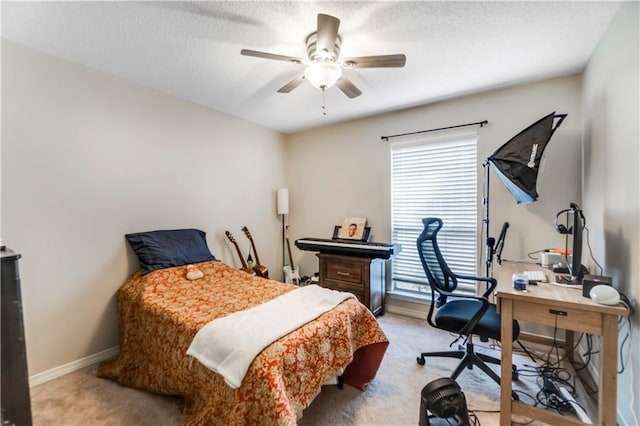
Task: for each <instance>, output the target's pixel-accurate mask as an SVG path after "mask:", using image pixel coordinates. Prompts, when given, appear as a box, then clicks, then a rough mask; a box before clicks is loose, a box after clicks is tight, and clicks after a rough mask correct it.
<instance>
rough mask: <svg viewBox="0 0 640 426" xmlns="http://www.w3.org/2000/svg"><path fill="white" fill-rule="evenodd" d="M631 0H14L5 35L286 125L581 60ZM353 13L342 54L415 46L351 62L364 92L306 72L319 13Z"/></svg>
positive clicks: (330, 119) (544, 73) (293, 128)
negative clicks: (295, 60)
mask: <svg viewBox="0 0 640 426" xmlns="http://www.w3.org/2000/svg"><path fill="white" fill-rule="evenodd" d="M619 4H620V3H619V2H608V1H606V2H581V1H575V2H553V1H541V2H521V1H518V2H495V1H487V2H459V1H453V2H452V1H422V2H369V1H358V2H311V1H305V2H262V1H252V2H248V1H244V2H120V1H114V2H52V1H48V2H8V1H3V2H2V6H1V7H2V36H3V37H6V38H7V39H10V40H13V41H16V42H19V43H22V44H25V45H27V46H31V47H33V48H35V49H38V50H41V51H44V52H46V53H49V54H52V55H55V56H59V57H62V58H65V59H68V60H71V61H74V62H78V63H81V64H84V65H87V66H89V67H92V68H95V69H98V70H102V71H104V72H107V73H110V74H113V75H116V76H120V77H123V78H125V79H128V80H131V81H134V82H137V83H139V84H141V85H144V86H147V87H152V88H155V89H158V90H161V91H163V92H166V93H169V94H172V95H174V96H177V97H179V98H183V99H187V100H189V101H192V102H195V103H198V104H201V105H205V106H207V107H210V108H213V109H215V110H218V111H222V112H225V113H227V114H230V115H232V116H236V117H239V118H242V119H245V120H248V121H251V122H254V123H257V124H259V125H262V126H265V127H268V128H271V129H275V130H278V131H281V132H284V133H294V132H299V131H302V130H306V129H310V128H314V127H319V126H324V125H327V124H332V123H337V122H341V121H346V120H350V119H354V118H360V117H365V116H370V115H373V114H377V113H380V112H386V111H393V110H398V109H402V108H407V107H411V106H416V105H421V104H426V103H429V102H433V101H436V100H440V99H445V98H451V97H455V96H460V95H463V94H468V93H475V92H480V91H483V90H487V89H491V88H496V87H504V86H508V85H512V84H517V83H523V82H528V81H536V80H541V79H546V78H552V77H556V76H561V75H567V74H572V73H576V72H579V71H581V70H582V69H583V68H584V66H585V64H586V62H587V60H588V59H589V56H590V55H591V53H592V52H593V49H594V48H595V46H596V45H597V43H598V41H599V40H600V38H601V36H602V34H603V33H604V31H605V30H606V28H607V25H608V23H609V21H610V20H611V18H612V16H613V15H614V14H615V12H616V10H617V9H618V7H619ZM318 13H325V14H329V15H333V16H335V17H338V18H339V19H340V20H341V24H340V30H339V34H340V36H341V37H342V50H341V54H340V56H341V57H348V56H368V55H383V54H394V53H404V54H405V55H406V56H407V63H406V66H405V67H404V68H382V69H371V68H370V69H352V70H346V71H345V76H347V77H348V78H349V79H350V80H351V81H352V82H353V83H354V84H355V85H356V86H357V87H358V88H360V90H362V92H363V94H362V95H361V96H359V97H357V98H354V99H349V98H347V97H346V96H345V95H344V94H343V93H342V92H341V91H340V90H338V89H337V88H336V87H333V88H331V89H329V90H327V92H326V106H327V111H328V112H327V115H326V116H323V115H322V112H321V105H322V92H321V91H319V90H318V89H315V88H313V87H312V86H311V85H310V84H308V83H307V82H304V83H303V84H302V85H301V86H299V87H298V88H297V89H295V90H294V91H292V92H291V93H289V94H279V93H276V91H277V90H278V89H279V88H280V87H281V86H283V85H284V84H285V83H287V82H288V81H289V80H291V79H293V78H294V77H296V76H298V75H300V74H301V73H302V71H303V66H301V65H296V64H292V63H287V62H281V61H273V60H266V59H259V58H253V57H246V56H241V55H240V50H241V49H243V48H246V49H252V50H260V51H266V52H270V53H276V54H281V55H287V56H294V57H305V45H304V40H305V38H306V37H307V35H309V33H311V32H312V31H315V29H316V22H317V14H318Z"/></svg>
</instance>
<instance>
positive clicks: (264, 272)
mask: <svg viewBox="0 0 640 426" xmlns="http://www.w3.org/2000/svg"><path fill="white" fill-rule="evenodd" d="M242 232H244V235H246V236H247V238H248V239H249V241H250V242H251V247H252V248H253V254H255V255H256V264H255V265H254V266H253V270H254V271H255V272H256V275H258V276H259V277H262V278H269V268H267V267H266V266H264V265H262V264H261V263H260V258H259V257H258V250H256V244H255V243H254V242H253V237H252V236H251V233H250V232H249V228H247V227H246V226H243V227H242Z"/></svg>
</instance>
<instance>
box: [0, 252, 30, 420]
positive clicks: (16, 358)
mask: <svg viewBox="0 0 640 426" xmlns="http://www.w3.org/2000/svg"><path fill="white" fill-rule="evenodd" d="M0 253H2V281H0V287H1V289H2V292H1V294H0V295H1V296H2V298H1V299H0V300H1V301H2V306H0V309H1V311H0V315H1V318H0V320H1V321H2V322H1V323H0V324H1V326H0V327H1V328H2V336H1V337H2V340H1V341H0V352H1V353H2V356H1V362H2V364H1V367H0V370H1V374H2V383H1V388H0V395H2V397H1V398H2V411H1V413H2V425H16V426H23V425H26V426H30V425H31V400H30V395H29V373H28V370H27V352H26V348H25V339H24V324H23V320H22V298H21V293H20V271H19V269H18V259H20V255H19V254H18V253H15V252H14V251H12V250H9V249H4V250H2V251H1V252H0Z"/></svg>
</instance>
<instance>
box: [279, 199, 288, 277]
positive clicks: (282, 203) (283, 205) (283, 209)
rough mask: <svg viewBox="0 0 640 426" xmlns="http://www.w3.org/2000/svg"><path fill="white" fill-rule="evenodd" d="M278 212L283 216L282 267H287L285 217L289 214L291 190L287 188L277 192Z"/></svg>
mask: <svg viewBox="0 0 640 426" xmlns="http://www.w3.org/2000/svg"><path fill="white" fill-rule="evenodd" d="M276 212H277V213H278V214H279V215H281V216H282V267H284V266H285V263H286V262H285V253H284V244H285V242H284V241H285V225H284V217H285V215H287V214H289V190H288V189H287V188H280V189H278V190H277V191H276Z"/></svg>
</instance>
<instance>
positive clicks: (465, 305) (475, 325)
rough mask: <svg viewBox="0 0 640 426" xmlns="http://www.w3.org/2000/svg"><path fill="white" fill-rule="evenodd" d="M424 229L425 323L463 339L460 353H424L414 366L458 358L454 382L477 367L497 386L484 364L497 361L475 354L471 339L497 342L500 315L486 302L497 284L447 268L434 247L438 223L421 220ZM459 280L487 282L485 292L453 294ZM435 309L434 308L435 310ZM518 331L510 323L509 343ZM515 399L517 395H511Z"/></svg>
mask: <svg viewBox="0 0 640 426" xmlns="http://www.w3.org/2000/svg"><path fill="white" fill-rule="evenodd" d="M422 223H424V230H423V231H422V233H421V234H420V236H419V237H418V240H417V244H418V254H419V255H420V261H421V262H422V267H423V268H424V271H425V273H426V275H427V279H428V280H429V285H430V286H431V307H430V308H429V315H428V316H427V321H428V322H429V324H430V325H431V326H432V327H435V328H439V329H442V330H446V331H449V332H452V333H456V334H458V335H459V336H461V337H464V338H465V339H466V345H465V349H464V350H462V349H461V350H457V351H447V352H424V353H422V354H420V356H419V357H418V358H417V361H418V364H420V365H424V364H425V357H429V356H440V357H450V358H458V359H460V360H461V362H460V364H458V367H457V368H456V369H455V370H454V371H453V373H452V374H451V376H450V377H451V378H452V379H454V380H455V379H456V377H458V376H459V375H460V373H461V372H462V370H463V369H464V368H465V367H467V368H469V369H472V368H473V366H477V367H478V368H480V369H481V370H482V371H484V372H485V373H486V374H487V375H489V377H491V378H492V379H493V380H494V381H495V382H496V383H498V384H500V377H499V376H498V375H497V374H496V373H495V372H494V371H493V370H492V369H491V368H489V366H488V365H487V364H486V363H491V364H498V365H500V359H498V358H494V357H491V356H488V355H485V354H481V353H476V352H475V351H474V349H473V336H474V335H476V336H480V338H481V339H482V340H487V339H488V338H491V339H495V340H498V341H499V340H500V330H501V327H500V315H499V314H498V313H497V312H496V306H495V305H494V304H492V303H490V302H489V300H488V298H487V297H488V296H489V295H490V294H491V293H492V292H493V290H494V289H495V287H496V285H497V281H496V280H495V278H490V277H474V276H465V275H458V274H455V273H453V272H452V271H451V269H449V267H448V266H447V263H446V262H445V260H444V258H443V257H442V253H441V252H440V248H439V247H438V239H437V236H438V231H440V229H441V228H442V220H441V219H439V218H434V217H427V218H424V219H422ZM459 279H467V280H472V281H476V282H485V283H487V289H486V291H485V292H484V293H483V294H482V296H475V295H470V294H466V293H456V292H455V291H456V287H457V286H458V280H459ZM436 308H437V309H436ZM519 333H520V328H519V326H518V323H517V322H516V321H514V322H513V340H516V339H517V338H518V334H519ZM512 371H513V378H514V380H517V374H516V369H515V366H512ZM514 397H515V399H517V396H516V395H514Z"/></svg>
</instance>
